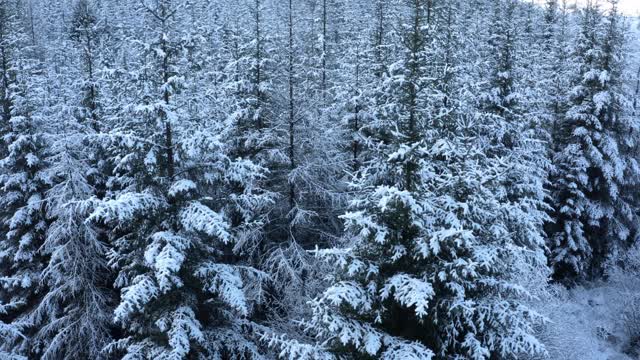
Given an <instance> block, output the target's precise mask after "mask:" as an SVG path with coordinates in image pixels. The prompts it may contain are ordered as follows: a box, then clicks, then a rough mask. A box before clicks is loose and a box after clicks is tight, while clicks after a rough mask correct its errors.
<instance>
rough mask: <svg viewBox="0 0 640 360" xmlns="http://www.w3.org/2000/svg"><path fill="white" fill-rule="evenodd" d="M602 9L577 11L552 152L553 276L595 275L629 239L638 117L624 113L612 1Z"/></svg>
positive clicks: (618, 26) (593, 6) (617, 23)
mask: <svg viewBox="0 0 640 360" xmlns="http://www.w3.org/2000/svg"><path fill="white" fill-rule="evenodd" d="M611 5H612V8H611V10H610V11H609V13H608V14H607V15H606V16H604V14H603V10H602V8H601V7H600V6H599V5H598V4H597V3H594V2H589V3H588V4H587V6H586V8H584V9H583V10H581V12H580V22H581V23H580V33H579V34H578V35H577V38H576V40H575V41H576V43H575V45H574V49H573V54H572V56H571V59H572V61H573V62H574V64H575V67H574V68H575V73H574V74H573V88H572V90H571V92H570V97H569V99H568V104H567V110H566V113H565V114H564V117H563V120H562V123H561V125H560V135H559V146H558V149H559V150H558V151H557V152H556V154H555V156H554V162H555V164H556V172H555V173H554V174H553V178H552V184H553V188H552V190H553V199H554V201H555V202H554V210H555V212H554V215H553V216H554V218H555V221H556V226H555V227H554V229H553V231H552V233H551V235H550V238H551V239H550V247H551V249H552V252H553V255H552V259H551V260H552V263H553V264H554V268H555V275H556V277H557V278H559V279H567V278H568V279H571V278H576V277H577V278H584V277H593V276H597V275H598V274H600V273H601V271H602V264H603V262H604V261H605V259H606V258H607V256H609V255H610V254H612V253H613V252H614V251H616V250H617V249H619V248H624V247H625V246H626V245H627V244H628V242H629V241H630V240H631V239H633V238H634V233H635V229H636V224H637V215H636V213H635V210H634V209H635V204H634V201H635V200H634V199H633V198H632V197H629V196H628V195H627V191H626V190H625V189H628V188H630V187H633V186H635V184H636V183H637V181H638V170H637V169H638V167H637V163H636V160H635V158H634V153H633V152H632V151H631V149H633V148H634V146H635V144H636V142H637V136H636V135H635V134H637V128H638V124H637V121H636V119H635V118H633V117H630V116H628V113H627V111H626V110H627V100H626V96H625V94H624V92H623V87H622V83H621V77H620V74H621V71H622V67H623V59H624V58H623V56H622V51H623V35H622V30H621V18H620V15H619V13H618V12H617V6H616V2H615V1H614V2H612V3H611Z"/></svg>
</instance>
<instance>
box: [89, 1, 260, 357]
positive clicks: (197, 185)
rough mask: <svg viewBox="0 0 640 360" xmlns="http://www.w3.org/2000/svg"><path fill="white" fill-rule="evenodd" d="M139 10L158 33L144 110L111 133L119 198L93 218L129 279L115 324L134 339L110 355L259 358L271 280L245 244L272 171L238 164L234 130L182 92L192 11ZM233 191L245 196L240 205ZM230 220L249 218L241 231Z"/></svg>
mask: <svg viewBox="0 0 640 360" xmlns="http://www.w3.org/2000/svg"><path fill="white" fill-rule="evenodd" d="M141 6H142V7H141V9H140V10H141V11H144V12H145V19H146V27H145V29H144V30H146V31H147V32H148V33H149V34H150V35H153V36H152V37H151V38H150V39H149V42H146V43H142V44H140V46H141V53H140V54H141V58H139V59H138V61H140V62H141V63H142V64H146V67H143V68H142V69H141V71H140V75H141V76H142V77H141V78H140V80H141V81H140V84H139V86H140V88H139V89H140V91H142V96H141V97H140V98H141V100H142V101H143V102H142V103H139V104H137V105H135V106H132V107H131V108H130V111H131V113H130V114H129V115H128V116H129V118H128V119H127V120H126V121H124V122H123V123H122V125H121V127H120V128H117V129H114V130H112V131H111V132H110V134H109V136H110V137H111V138H112V139H113V144H114V146H115V147H116V149H113V154H114V157H113V161H114V162H115V172H114V176H113V178H112V179H111V181H110V183H112V184H113V185H114V186H115V187H116V190H115V191H114V192H113V195H112V196H110V197H107V198H105V199H104V200H102V201H101V202H100V203H99V204H98V206H97V208H96V209H95V210H94V211H93V213H92V214H91V216H90V220H91V221H93V222H96V223H98V224H103V225H106V226H110V227H111V228H112V229H113V231H112V236H113V237H112V239H111V241H112V242H113V245H114V247H115V248H114V250H113V251H112V252H111V253H110V255H109V256H110V264H111V266H113V267H114V268H115V269H116V270H117V271H118V272H119V273H118V276H117V279H116V283H115V286H116V287H117V288H119V289H121V299H120V303H119V304H118V306H117V307H116V309H115V321H116V322H117V323H118V324H119V325H121V326H122V328H123V331H124V336H123V337H122V338H120V339H117V340H116V341H114V342H112V343H111V344H110V345H109V346H108V351H109V352H111V353H113V354H121V355H124V356H128V357H134V358H135V357H139V358H156V357H159V358H165V359H184V358H202V359H219V358H227V357H229V356H244V357H246V358H257V357H259V352H258V349H257V347H256V346H255V345H254V344H253V343H252V342H251V339H250V336H251V332H250V329H251V326H252V325H251V324H252V323H251V321H250V316H251V314H252V312H253V310H254V306H255V305H256V304H258V303H260V302H261V301H262V300H263V293H262V284H263V283H264V282H265V281H266V275H265V274H264V273H262V272H260V271H258V270H256V269H255V268H253V267H252V266H250V263H249V261H248V260H249V259H247V257H246V255H245V253H244V252H243V250H244V249H243V248H242V244H241V242H240V241H239V239H241V236H242V230H243V229H244V227H246V226H247V225H250V222H251V221H253V220H254V219H253V218H252V215H253V211H252V210H253V208H252V206H253V205H254V204H259V203H261V201H262V200H261V199H262V195H261V194H254V193H253V192H252V191H253V187H252V183H253V182H255V181H258V180H259V179H260V177H261V176H262V169H261V168H260V167H259V166H256V165H254V164H253V163H251V162H250V161H247V160H243V159H236V158H231V157H230V156H229V153H228V148H227V147H226V146H225V141H224V140H225V139H226V138H227V137H228V136H229V134H230V133H231V131H232V129H230V128H229V126H228V123H227V122H226V121H221V119H210V118H207V117H204V113H198V112H196V113H194V114H193V115H195V116H197V117H191V116H189V115H190V112H189V111H188V109H189V107H188V106H185V104H187V103H189V101H191V100H192V99H190V98H186V97H184V96H185V95H187V94H185V93H183V92H182V89H183V88H184V87H183V84H184V81H185V80H186V79H187V76H188V75H187V74H186V71H185V69H187V68H188V66H189V57H188V54H189V53H190V52H192V51H198V49H197V46H194V47H191V45H192V44H195V45H197V44H198V42H197V39H190V38H189V37H188V36H186V34H185V33H184V32H182V31H180V30H181V29H182V28H181V27H180V26H179V25H180V24H183V21H184V17H183V16H184V14H185V13H188V6H189V4H186V3H178V2H175V1H168V0H158V1H155V2H145V3H142V5H141ZM146 74H154V76H150V77H147V76H145V75H146ZM190 79H191V78H190ZM196 108H197V107H196ZM122 116H127V114H126V113H123V114H122ZM233 188H236V189H237V188H240V189H244V191H243V192H242V193H240V194H235V195H230V194H232V192H231V189H233ZM238 209H240V210H241V211H238ZM232 214H241V215H242V218H240V219H237V220H236V221H234V222H232V221H231V220H232V219H231V218H230V216H231V215H232Z"/></svg>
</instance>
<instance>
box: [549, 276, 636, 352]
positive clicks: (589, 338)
mask: <svg viewBox="0 0 640 360" xmlns="http://www.w3.org/2000/svg"><path fill="white" fill-rule="evenodd" d="M553 290H555V294H553V297H552V298H550V299H546V300H545V301H544V302H543V303H542V304H541V309H540V311H541V312H543V313H544V314H545V315H546V316H547V317H548V318H549V319H550V323H549V324H547V327H546V328H545V329H544V330H543V331H542V335H541V337H542V338H543V340H544V341H545V342H546V345H547V350H548V351H549V355H550V358H551V359H554V360H627V359H628V360H631V359H638V358H640V353H639V352H637V350H638V349H637V346H635V348H634V344H633V342H632V339H631V337H630V334H629V331H628V330H627V326H626V325H627V321H625V314H627V312H628V311H630V307H631V306H633V301H632V299H634V298H635V297H634V295H636V294H638V288H637V287H635V288H628V287H625V286H621V284H619V283H617V282H615V283H614V282H609V283H598V284H591V286H589V287H578V288H576V289H572V290H564V289H561V288H559V287H558V288H554V289H553ZM636 305H637V304H636ZM636 345H637V344H636Z"/></svg>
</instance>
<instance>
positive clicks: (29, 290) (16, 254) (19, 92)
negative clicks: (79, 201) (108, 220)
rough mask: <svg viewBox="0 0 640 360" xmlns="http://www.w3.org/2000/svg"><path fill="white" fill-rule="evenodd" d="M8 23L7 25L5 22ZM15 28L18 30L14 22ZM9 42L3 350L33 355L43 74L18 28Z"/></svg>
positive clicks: (42, 178) (1, 262) (0, 284)
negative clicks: (5, 334)
mask: <svg viewBox="0 0 640 360" xmlns="http://www.w3.org/2000/svg"><path fill="white" fill-rule="evenodd" d="M5 25H7V24H5ZM12 25H14V26H20V25H19V23H18V22H15V23H13V24H12ZM12 35H13V36H14V38H13V41H15V44H16V45H19V44H21V45H22V49H21V51H17V49H18V48H16V49H15V50H16V51H15V52H14V53H13V57H12V58H11V62H10V69H11V75H7V76H10V77H11V78H12V80H13V81H12V84H11V85H10V86H9V88H8V89H7V90H8V93H9V94H10V98H9V103H10V104H11V105H10V108H11V111H10V116H9V118H8V119H7V120H8V132H7V133H5V134H4V136H3V141H4V142H5V143H6V144H7V145H8V146H7V149H6V152H7V155H6V157H4V158H3V159H2V161H1V162H0V165H1V167H2V175H1V177H0V183H1V184H2V187H1V189H2V197H1V198H0V199H1V200H2V208H3V215H2V229H3V234H4V236H5V238H4V239H3V240H2V241H0V269H1V271H2V275H1V276H0V288H1V292H0V304H1V305H0V308H2V318H3V320H4V319H6V322H7V323H9V325H3V326H2V327H3V328H6V327H7V326H8V330H7V331H9V332H10V334H11V333H13V335H15V334H16V333H18V332H19V333H21V334H22V335H20V336H17V337H14V339H13V340H16V342H15V343H14V342H12V341H11V340H12V336H9V337H8V338H7V341H6V342H3V344H2V347H3V348H5V349H6V350H8V351H9V352H11V351H12V349H13V350H14V352H15V353H16V354H22V355H30V356H33V355H35V354H38V353H39V352H40V350H41V349H40V346H39V344H38V342H37V341H35V340H34V338H33V335H34V333H35V332H37V331H38V330H39V329H38V328H36V326H37V325H38V323H37V321H36V320H34V317H33V307H34V305H35V304H36V303H37V302H38V301H39V299H40V298H41V297H42V296H43V294H44V293H46V287H43V286H42V285H41V278H42V271H43V268H44V264H45V260H46V258H45V257H44V256H43V254H42V252H41V251H40V247H41V246H42V245H43V242H44V239H45V236H46V232H47V231H48V230H47V229H48V222H47V219H46V215H45V198H46V191H47V190H48V188H49V185H50V184H49V179H48V176H47V174H46V169H47V162H46V154H47V151H48V144H47V141H46V137H45V136H44V125H45V123H44V119H43V117H42V112H41V111H42V109H43V108H44V107H45V103H44V102H43V101H42V100H43V99H44V98H45V95H44V94H43V91H42V90H43V70H42V66H41V64H40V63H39V62H38V61H37V60H35V59H34V57H33V53H32V52H31V51H32V48H30V47H29V46H27V45H25V42H24V41H25V38H24V32H23V28H22V27H17V28H14V29H13V31H12Z"/></svg>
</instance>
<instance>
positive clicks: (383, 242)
mask: <svg viewBox="0 0 640 360" xmlns="http://www.w3.org/2000/svg"><path fill="white" fill-rule="evenodd" d="M501 5H508V4H501ZM457 6H458V5H456V4H449V5H448V6H442V7H439V8H431V7H429V3H428V2H426V3H422V2H419V1H411V2H408V3H407V8H405V9H406V10H407V11H406V12H405V13H406V14H409V15H408V16H409V17H408V18H406V19H405V20H404V21H405V22H404V23H405V24H407V25H406V27H405V29H406V30H405V31H406V32H405V33H404V36H403V38H404V42H403V45H404V47H405V49H406V52H405V56H406V57H405V60H404V62H403V63H402V65H399V64H396V65H395V66H394V67H391V77H390V78H389V80H388V81H387V84H393V83H395V84H398V85H396V86H398V88H396V89H400V91H391V92H389V94H398V93H399V94H400V95H399V96H398V98H396V101H395V102H392V101H390V99H393V98H391V96H390V95H389V97H388V98H386V99H387V100H386V102H383V104H384V106H387V107H388V108H387V112H382V114H388V116H390V118H387V119H380V118H377V119H376V121H377V126H376V127H373V126H372V128H373V129H375V130H377V131H376V132H374V131H371V134H372V136H371V138H370V139H367V144H371V145H373V146H374V149H375V151H373V152H372V153H373V154H376V156H377V157H374V158H373V159H372V160H371V162H368V163H367V166H366V167H365V168H364V169H363V170H362V174H361V175H360V177H359V178H358V179H356V180H355V184H354V185H355V188H354V190H356V191H357V196H356V199H355V200H354V201H353V203H352V206H353V209H352V211H350V212H348V213H347V214H345V215H344V216H343V218H344V220H345V222H346V227H347V234H346V237H345V248H342V249H329V250H321V251H319V252H318V253H319V256H320V257H321V258H324V259H325V260H327V261H329V262H330V263H331V264H337V268H338V271H337V272H336V273H335V274H334V275H333V276H332V277H331V278H330V281H331V283H332V285H331V286H330V287H329V288H328V289H327V290H326V291H325V292H324V293H323V294H322V295H321V296H319V297H318V298H317V299H315V300H314V302H313V304H312V306H313V316H312V318H311V319H310V320H308V321H305V322H303V323H302V324H303V327H304V328H305V329H306V330H308V331H310V332H311V333H312V334H315V335H316V336H317V337H318V339H319V342H318V343H317V344H316V345H301V344H299V343H296V342H292V341H287V340H286V339H283V338H271V339H270V343H271V345H272V346H274V347H277V348H279V349H281V350H282V351H283V352H284V353H285V354H288V355H289V356H290V357H296V356H298V357H300V356H302V357H303V358H323V357H329V356H330V355H327V354H328V353H333V354H334V355H337V356H345V357H347V358H349V357H356V358H359V357H371V358H381V359H407V358H411V359H430V358H443V359H444V358H458V357H459V358H471V359H492V358H504V359H508V358H518V357H519V356H522V355H523V354H533V353H544V347H543V346H542V344H541V343H540V342H539V341H538V340H536V339H535V338H534V337H533V336H532V333H533V324H535V323H536V322H537V321H539V320H540V319H541V318H540V316H539V315H537V314H536V313H535V312H534V311H532V310H531V309H529V308H527V307H525V306H523V305H522V304H521V300H522V299H524V298H526V297H527V296H528V294H527V291H526V289H525V288H523V287H521V286H520V285H519V284H518V283H517V282H516V279H514V278H513V276H512V271H513V270H512V268H513V266H515V265H516V264H521V263H528V264H530V265H532V266H535V267H538V268H539V269H543V270H544V256H543V253H542V246H543V238H542V237H541V235H540V231H541V225H542V222H543V220H544V218H545V216H544V212H543V211H542V210H543V209H540V208H537V207H536V205H539V204H540V203H541V202H542V199H541V198H539V197H538V198H534V199H530V198H528V197H526V196H524V195H519V197H513V198H511V197H510V196H511V195H512V194H513V192H509V191H507V190H506V187H507V186H509V185H510V184H509V179H510V178H509V177H508V176H505V175H504V174H506V173H508V172H509V171H510V170H511V168H512V167H513V166H514V164H513V163H511V162H510V161H522V160H523V159H521V158H518V159H508V158H505V157H504V155H497V154H495V151H496V146H497V143H492V142H491V140H495V139H494V138H493V137H495V132H499V130H500V129H501V128H503V127H505V126H506V125H505V123H504V122H503V121H504V120H503V121H498V119H495V121H494V122H490V121H486V116H488V115H484V114H482V113H478V112H477V111H476V110H475V108H476V106H479V105H481V104H482V101H479V100H478V99H477V98H476V96H475V95H473V93H471V92H470V91H469V90H468V89H466V87H467V86H470V85H472V84H465V81H467V80H468V79H466V78H465V77H464V74H465V73H466V71H465V70H464V68H463V66H464V65H462V64H461V60H460V58H459V56H461V54H462V52H461V43H460V42H458V40H457V39H456V36H455V35H452V34H454V33H455V31H454V29H455V27H456V26H457V21H456V14H457V13H458V11H457V9H458V8H457ZM510 6H515V4H514V3H512V4H511V5H510ZM500 8H501V9H502V7H500ZM506 9H508V7H506ZM511 10H513V8H512V9H511ZM499 15H500V18H501V19H502V16H503V14H502V13H499ZM430 16H433V18H432V19H436V18H438V19H446V20H443V21H442V23H440V22H439V21H436V20H431V21H432V22H430V21H428V19H429V18H430ZM447 32H448V35H447ZM434 44H438V45H439V46H441V48H440V49H437V48H433V46H435V45H434ZM427 60H431V61H433V62H435V61H442V69H444V71H443V72H442V73H440V74H438V73H437V71H436V70H435V69H434V70H433V71H431V72H429V73H427V72H426V71H425V70H427V69H428V67H427V66H426V64H429V61H427ZM468 66H473V64H470V65H468ZM428 75H431V76H433V77H429V76H428ZM400 80H402V81H400ZM388 86H394V85H388ZM480 100H481V98H480ZM391 110H393V111H391ZM396 114H397V115H398V117H397V118H394V117H393V116H395V115H396ZM412 116H413V117H412ZM412 120H415V122H413V123H412ZM384 121H386V122H384ZM385 130H386V131H385ZM514 146H515V145H514ZM534 175H535V174H534ZM534 184H536V185H537V186H539V192H541V186H542V184H541V183H540V182H539V181H538V182H536V181H534ZM525 189H526V190H528V188H525ZM518 217H521V218H522V219H520V220H519V219H518ZM517 226H521V228H518V227H517ZM305 356H306V357H305Z"/></svg>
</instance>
